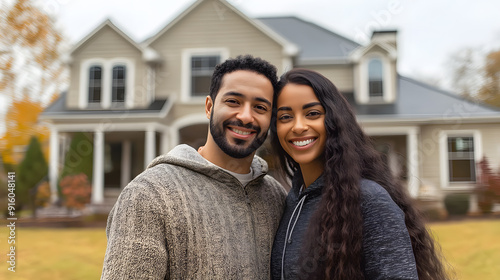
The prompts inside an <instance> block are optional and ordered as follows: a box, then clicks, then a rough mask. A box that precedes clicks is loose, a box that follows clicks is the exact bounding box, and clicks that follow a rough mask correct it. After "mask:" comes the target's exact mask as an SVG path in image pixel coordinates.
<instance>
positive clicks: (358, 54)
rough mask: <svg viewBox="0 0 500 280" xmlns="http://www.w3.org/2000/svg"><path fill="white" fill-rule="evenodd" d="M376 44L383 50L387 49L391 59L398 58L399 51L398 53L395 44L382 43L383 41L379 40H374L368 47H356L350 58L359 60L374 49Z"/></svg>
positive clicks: (355, 60)
mask: <svg viewBox="0 0 500 280" xmlns="http://www.w3.org/2000/svg"><path fill="white" fill-rule="evenodd" d="M375 46H377V47H380V48H382V49H383V50H385V51H386V52H387V54H388V57H389V58H390V59H391V60H396V59H397V57H398V53H397V50H396V48H394V47H393V46H391V45H389V44H387V43H382V42H378V41H372V42H371V43H370V44H369V45H368V46H366V47H359V48H357V49H355V50H354V51H353V52H352V53H351V55H350V59H351V60H352V61H353V62H355V63H356V62H359V61H360V60H361V59H362V58H363V56H364V55H366V54H367V53H368V52H369V51H370V50H371V49H373V48H374V47H375Z"/></svg>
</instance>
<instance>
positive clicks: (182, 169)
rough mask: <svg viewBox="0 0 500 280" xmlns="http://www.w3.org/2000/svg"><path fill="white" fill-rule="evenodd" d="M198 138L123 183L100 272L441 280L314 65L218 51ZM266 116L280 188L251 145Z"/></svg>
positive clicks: (414, 222)
mask: <svg viewBox="0 0 500 280" xmlns="http://www.w3.org/2000/svg"><path fill="white" fill-rule="evenodd" d="M205 111H206V115H207V118H208V119H209V120H210V125H209V133H208V137H207V141H206V144H205V145H204V146H203V147H201V148H199V149H198V151H196V150H195V149H193V148H191V147H189V146H187V145H179V146H177V147H176V148H174V149H173V150H172V151H171V152H169V153H168V154H166V155H163V156H160V157H158V158H156V159H155V160H154V161H153V162H152V163H151V164H150V165H149V167H148V169H147V170H146V171H144V172H143V173H142V174H140V175H139V176H137V177H136V178H135V179H134V180H133V181H132V182H131V183H130V184H129V185H128V186H127V187H126V188H125V189H124V190H123V192H122V193H121V195H120V197H119V199H118V201H117V203H116V204H115V206H114V208H113V209H112V211H111V213H110V216H109V219H108V226H107V229H106V232H107V237H108V246H107V250H106V256H105V260H104V267H103V273H102V277H101V279H268V278H273V279H417V278H420V279H444V278H445V272H444V270H443V267H442V265H441V263H440V259H439V256H438V255H437V254H436V252H435V250H434V245H433V244H434V242H433V240H432V238H431V236H430V235H429V234H428V232H427V230H426V228H425V226H424V224H423V221H422V218H421V217H420V216H419V215H418V213H417V211H416V210H415V208H414V207H413V206H412V203H411V199H410V198H409V196H408V195H407V194H406V192H405V191H404V190H403V188H402V187H401V185H400V184H399V183H398V182H397V181H396V180H395V179H394V178H392V176H391V174H390V171H389V170H388V168H387V167H386V165H385V164H384V163H383V161H382V160H381V157H380V155H379V154H378V153H377V152H376V151H375V150H374V148H373V147H372V145H371V143H370V141H369V139H368V137H367V136H366V135H365V134H364V133H363V132H362V130H361V128H360V127H359V125H358V124H357V122H356V119H355V116H354V114H353V112H352V111H351V109H350V107H349V105H348V103H347V102H346V100H345V99H344V98H343V97H342V95H341V94H340V93H339V92H338V91H337V89H336V88H335V86H334V85H333V84H332V83H331V82H330V81H329V80H328V79H326V78H325V77H323V76H322V75H321V74H319V73H317V72H313V71H310V70H305V69H294V70H291V71H289V72H288V73H286V74H285V75H284V76H283V77H282V78H281V79H280V81H279V82H278V81H277V77H276V68H275V67H274V66H273V65H271V64H269V63H268V62H266V61H264V60H262V59H260V58H253V57H252V56H249V55H247V56H239V57H237V58H236V59H229V60H227V61H225V62H224V63H222V64H219V65H218V66H217V67H216V68H215V70H214V73H213V76H212V82H211V86H210V95H209V96H207V99H206V103H205ZM269 128H271V130H270V131H271V137H272V145H273V147H274V149H275V151H276V156H277V157H278V158H279V161H280V162H281V168H282V170H283V171H284V172H285V173H286V174H287V175H288V176H289V177H290V178H292V183H293V186H292V189H291V190H290V192H289V194H288V196H287V197H286V201H285V196H286V193H285V190H284V189H283V188H282V186H281V185H280V184H279V183H278V182H277V181H275V180H274V179H272V178H271V177H270V176H268V175H266V172H267V164H266V162H265V161H264V160H262V159H261V158H259V157H257V156H255V151H256V149H257V148H258V147H259V146H261V144H262V143H263V142H264V141H265V139H266V136H267V133H268V129H269Z"/></svg>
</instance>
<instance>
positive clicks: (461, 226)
mask: <svg viewBox="0 0 500 280" xmlns="http://www.w3.org/2000/svg"><path fill="white" fill-rule="evenodd" d="M429 227H430V229H431V231H432V232H433V234H434V235H435V238H436V239H437V240H438V242H439V243H440V245H441V247H442V250H443V253H444V255H445V257H446V259H447V261H448V262H449V263H450V265H451V266H452V267H453V268H454V270H455V273H456V279H461V280H475V279H481V280H488V279H498V275H500V265H499V264H500V240H499V239H500V220H489V221H463V222H445V223H432V224H429ZM8 234H9V231H8V228H7V227H5V226H2V228H0V244H1V246H0V249H1V250H0V263H1V265H0V279H38V280H45V279H47V280H48V279H50V280H59V279H61V280H62V279H64V280H80V279H82V280H87V279H99V277H100V275H101V270H102V261H103V258H104V252H105V250H106V235H105V230H104V228H97V229H96V228H92V229H87V228H82V229H43V228H17V229H16V272H15V273H12V272H10V271H8V270H7V268H8V264H7V263H6V261H7V253H8V246H10V245H9V244H7V240H8V238H7V237H8Z"/></svg>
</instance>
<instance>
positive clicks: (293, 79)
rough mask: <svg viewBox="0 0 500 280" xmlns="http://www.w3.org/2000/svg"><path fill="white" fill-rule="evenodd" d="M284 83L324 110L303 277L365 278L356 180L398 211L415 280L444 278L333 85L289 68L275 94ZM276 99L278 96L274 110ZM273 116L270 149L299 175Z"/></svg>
mask: <svg viewBox="0 0 500 280" xmlns="http://www.w3.org/2000/svg"><path fill="white" fill-rule="evenodd" d="M289 83H291V84H299V85H307V86H310V87H311V88H312V89H313V90H314V93H315V94H316V97H317V98H318V99H319V101H320V102H321V104H322V105H323V107H324V108H325V111H326V114H325V128H326V132H327V140H326V144H325V152H324V161H325V169H324V173H323V175H324V183H325V186H324V188H323V191H322V198H321V201H320V202H319V205H318V208H317V210H316V212H315V213H314V214H313V216H312V218H311V221H312V222H311V223H310V224H309V228H308V232H307V237H306V238H305V239H304V240H306V243H305V244H303V246H304V247H303V254H302V256H301V259H300V263H299V265H300V266H301V272H302V276H304V277H305V278H307V279H350V280H353V279H364V275H363V269H362V253H363V250H362V248H363V217H362V213H361V206H360V205H361V190H360V181H361V179H362V178H365V179H370V180H373V181H375V182H377V183H378V184H380V185H381V186H382V187H383V188H385V189H386V190H387V192H388V193H389V195H390V196H391V198H392V199H393V200H394V202H395V203H396V204H397V205H398V206H399V207H400V208H401V210H403V212H404V214H405V222H406V227H407V228H408V232H409V234H410V238H411V243H412V247H413V253H414V255H415V259H416V264H417V270H418V276H419V279H424V280H425V279H440V280H441V279H447V276H446V272H445V269H444V266H443V263H442V259H441V256H440V250H438V248H437V246H435V244H434V240H433V238H432V237H431V235H430V234H429V232H428V231H427V229H426V227H425V224H424V221H423V218H422V216H421V215H420V214H419V212H418V211H417V209H416V208H415V206H414V205H413V201H412V199H411V198H410V196H409V195H408V194H407V192H406V191H405V188H404V187H403V186H402V185H401V183H400V182H399V181H398V180H396V179H395V178H394V177H393V176H392V174H391V172H390V170H389V168H388V167H387V165H386V164H385V162H384V160H383V159H382V157H381V155H380V154H379V152H377V151H376V150H375V148H374V146H373V144H372V142H371V140H370V139H369V138H368V137H367V136H366V135H365V133H364V132H363V131H362V129H361V127H360V126H359V125H358V123H357V121H356V118H355V115H354V113H353V111H352V110H351V108H350V105H349V103H348V102H347V101H346V99H345V98H344V97H343V96H342V94H340V93H339V91H338V90H337V88H336V87H335V85H334V84H333V83H332V82H331V81H330V80H328V79H327V78H325V77H324V76H323V75H321V74H319V73H317V72H314V71H311V70H307V69H293V70H291V71H289V72H287V73H285V74H284V75H283V76H282V77H281V80H280V81H279V83H278V89H277V90H278V95H279V93H280V92H281V90H282V89H283V87H284V86H285V85H287V84H289ZM276 99H277V95H276V96H275V100H274V101H275V102H274V104H275V106H276ZM274 112H276V110H274ZM275 117H276V116H275V114H274V118H273V121H272V129H271V130H272V136H271V144H272V146H273V148H274V149H275V151H277V153H278V155H279V163H278V164H279V166H280V167H281V169H282V171H283V172H284V173H285V174H286V175H287V176H288V177H292V176H293V174H294V173H295V172H300V167H299V165H298V164H297V163H296V162H295V161H294V160H293V159H292V158H291V157H290V156H289V155H288V154H287V153H286V152H285V151H284V150H283V148H282V147H281V145H280V143H279V139H278V138H277V135H276V119H275Z"/></svg>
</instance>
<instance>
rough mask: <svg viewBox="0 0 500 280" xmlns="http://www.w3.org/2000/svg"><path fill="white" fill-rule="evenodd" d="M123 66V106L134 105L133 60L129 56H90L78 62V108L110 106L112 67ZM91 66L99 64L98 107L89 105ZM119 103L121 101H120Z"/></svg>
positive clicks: (105, 107) (131, 106)
mask: <svg viewBox="0 0 500 280" xmlns="http://www.w3.org/2000/svg"><path fill="white" fill-rule="evenodd" d="M120 65H121V66H125V68H126V75H127V76H126V86H125V104H124V106H125V108H133V107H134V98H135V97H134V92H135V90H134V86H135V61H134V60H132V59H129V58H121V57H118V58H113V59H103V58H92V59H87V60H83V61H82V63H81V64H80V96H79V102H78V104H79V106H78V107H79V108H80V109H110V108H111V105H112V104H111V103H112V102H111V99H112V96H111V87H112V82H113V67H115V66H120ZM92 66H101V67H102V68H101V69H102V70H101V71H102V72H101V73H102V76H101V103H100V105H101V106H100V107H99V108H95V107H94V106H89V102H88V89H89V70H90V67H92ZM120 103H121V102H120Z"/></svg>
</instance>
